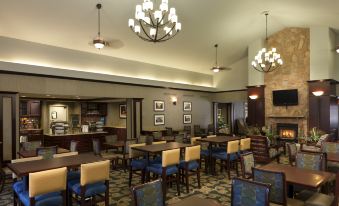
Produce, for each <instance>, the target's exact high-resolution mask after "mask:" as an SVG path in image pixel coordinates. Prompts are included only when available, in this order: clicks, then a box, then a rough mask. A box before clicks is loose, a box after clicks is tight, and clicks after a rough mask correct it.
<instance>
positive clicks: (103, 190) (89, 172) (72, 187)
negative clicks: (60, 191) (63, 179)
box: [68, 160, 110, 206]
mask: <svg viewBox="0 0 339 206" xmlns="http://www.w3.org/2000/svg"><path fill="white" fill-rule="evenodd" d="M109 168H110V162H109V160H106V161H100V162H94V163H88V164H82V165H81V167H80V179H76V180H73V181H70V182H68V189H69V193H68V197H69V200H70V201H69V202H70V204H71V205H72V203H73V200H75V201H76V202H77V203H80V205H81V206H84V205H87V203H86V201H88V200H89V201H90V205H94V204H96V203H98V202H102V201H104V202H105V206H108V205H109ZM73 194H74V195H75V196H74V197H73Z"/></svg>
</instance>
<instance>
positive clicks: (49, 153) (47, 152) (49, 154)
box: [36, 146, 58, 159]
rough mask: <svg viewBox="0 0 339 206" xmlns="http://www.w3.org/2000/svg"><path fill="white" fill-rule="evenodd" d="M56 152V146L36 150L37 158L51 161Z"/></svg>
mask: <svg viewBox="0 0 339 206" xmlns="http://www.w3.org/2000/svg"><path fill="white" fill-rule="evenodd" d="M57 151H58V147H57V146H52V147H38V148H37V149H36V154H37V156H42V158H43V159H52V158H53V155H55V154H56V153H57Z"/></svg>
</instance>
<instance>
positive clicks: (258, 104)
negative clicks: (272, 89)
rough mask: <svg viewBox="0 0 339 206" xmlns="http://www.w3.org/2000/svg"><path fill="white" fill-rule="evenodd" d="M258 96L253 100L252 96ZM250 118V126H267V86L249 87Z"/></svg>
mask: <svg viewBox="0 0 339 206" xmlns="http://www.w3.org/2000/svg"><path fill="white" fill-rule="evenodd" d="M253 95H254V96H257V98H256V99H251V98H250V96H253ZM247 101H248V118H247V124H248V125H250V126H256V127H263V126H265V86H264V85H261V86H251V87H247Z"/></svg>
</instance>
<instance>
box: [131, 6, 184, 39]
mask: <svg viewBox="0 0 339 206" xmlns="http://www.w3.org/2000/svg"><path fill="white" fill-rule="evenodd" d="M154 8H155V6H154V4H153V2H152V0H144V3H143V4H142V5H140V4H138V5H137V6H136V9H135V19H129V20H128V26H129V27H130V28H131V29H132V31H134V32H135V34H137V35H138V37H140V38H141V39H143V40H145V41H148V42H154V43H157V42H164V41H167V40H169V39H171V38H173V37H174V36H175V35H177V34H178V33H179V31H180V30H181V23H179V22H178V16H177V15H176V10H175V8H171V9H168V0H162V1H161V3H160V5H159V10H154Z"/></svg>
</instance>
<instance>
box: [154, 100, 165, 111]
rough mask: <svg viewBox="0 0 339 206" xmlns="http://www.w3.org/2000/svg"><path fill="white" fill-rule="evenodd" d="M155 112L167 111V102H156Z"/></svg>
mask: <svg viewBox="0 0 339 206" xmlns="http://www.w3.org/2000/svg"><path fill="white" fill-rule="evenodd" d="M154 111H155V112H163V111H165V102H164V101H160V100H154Z"/></svg>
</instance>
